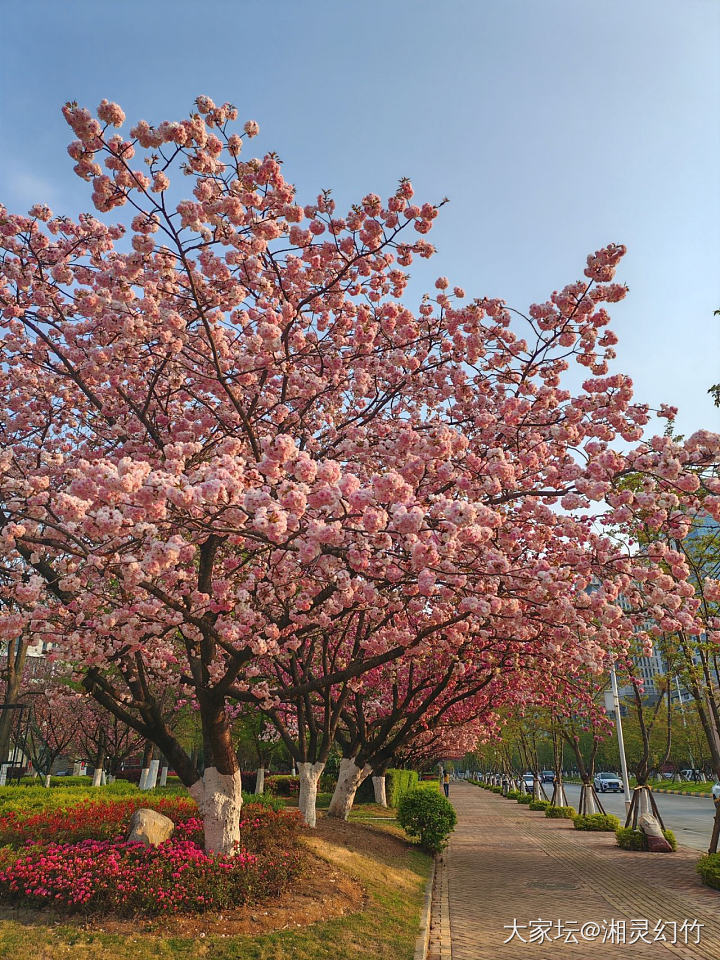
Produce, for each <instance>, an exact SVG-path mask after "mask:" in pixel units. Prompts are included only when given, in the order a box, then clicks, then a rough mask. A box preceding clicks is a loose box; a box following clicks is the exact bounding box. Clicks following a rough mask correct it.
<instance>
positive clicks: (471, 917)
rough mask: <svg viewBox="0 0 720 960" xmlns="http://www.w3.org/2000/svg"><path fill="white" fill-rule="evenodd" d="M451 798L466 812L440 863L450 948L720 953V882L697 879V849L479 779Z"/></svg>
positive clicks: (482, 952)
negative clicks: (585, 828) (651, 848)
mask: <svg viewBox="0 0 720 960" xmlns="http://www.w3.org/2000/svg"><path fill="white" fill-rule="evenodd" d="M450 799H451V800H452V802H453V804H454V805H455V808H456V810H457V814H458V824H457V828H456V830H455V833H454V834H453V837H452V840H451V843H450V847H449V849H448V851H447V852H446V854H445V856H444V858H443V860H444V864H441V867H440V869H441V872H442V871H445V873H446V878H447V891H448V892H447V899H448V904H449V929H450V934H451V939H452V960H490V958H492V960H516V958H517V960H520V958H522V960H528V958H535V960H550V958H553V960H555V958H558V960H562V958H563V957H567V958H568V960H578V958H582V960H593V958H595V957H597V958H601V957H602V958H605V957H611V958H615V957H617V958H623V960H650V958H652V960H664V958H667V960H672V958H677V957H680V958H683V960H718V958H720V891H714V890H710V889H708V888H707V887H704V886H703V885H702V884H701V883H700V880H699V878H698V877H697V875H696V874H695V871H694V867H695V863H696V861H697V859H698V853H697V851H694V850H688V849H684V848H680V849H679V850H678V852H677V853H674V854H648V853H632V852H628V851H625V850H620V849H619V848H618V847H616V846H615V837H614V836H613V834H610V833H585V832H580V831H577V830H574V829H573V827H572V823H571V822H570V821H568V820H549V819H548V818H546V817H545V816H544V815H543V814H542V813H536V812H533V811H530V810H528V809H527V807H525V806H522V805H521V804H518V803H514V802H512V801H510V800H505V799H504V798H503V797H500V796H498V795H497V794H494V793H490V792H489V791H487V790H482V789H480V788H479V787H475V786H472V785H470V784H453V785H452V787H451V788H450ZM695 922H697V924H702V925H703V926H702V928H700V929H699V931H698V927H697V925H696V924H695ZM513 924H515V926H516V931H517V932H515V933H514V932H513ZM593 925H594V926H593ZM698 932H699V936H700V942H699V943H697V942H696V940H697V937H698ZM509 938H512V939H509ZM663 938H664V939H663ZM437 939H438V937H437V933H436V936H435V943H436V944H437ZM508 940H509V942H504V941H508ZM673 940H675V941H676V942H675V943H673ZM435 955H436V956H438V957H439V956H441V955H442V957H443V958H444V957H445V956H446V955H447V944H446V947H445V952H443V953H442V954H440V951H439V949H438V948H437V946H436V952H435ZM430 956H431V957H432V956H433V951H432V950H431V954H430Z"/></svg>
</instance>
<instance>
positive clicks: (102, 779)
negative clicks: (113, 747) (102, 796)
mask: <svg viewBox="0 0 720 960" xmlns="http://www.w3.org/2000/svg"><path fill="white" fill-rule="evenodd" d="M107 782H108V781H107V774H106V773H105V770H103V772H102V773H101V774H100V786H101V787H106V786H107Z"/></svg>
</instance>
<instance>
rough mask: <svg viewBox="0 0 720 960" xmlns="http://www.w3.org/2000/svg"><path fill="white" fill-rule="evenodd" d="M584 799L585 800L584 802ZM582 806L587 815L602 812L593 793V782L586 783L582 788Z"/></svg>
mask: <svg viewBox="0 0 720 960" xmlns="http://www.w3.org/2000/svg"><path fill="white" fill-rule="evenodd" d="M583 801H584V802H583ZM580 808H581V809H582V810H584V811H585V814H584V815H585V816H586V817H591V816H594V815H595V814H596V813H600V811H599V810H598V805H597V802H596V800H595V794H594V793H593V789H592V784H590V783H584V784H583V785H582V787H581V790H580Z"/></svg>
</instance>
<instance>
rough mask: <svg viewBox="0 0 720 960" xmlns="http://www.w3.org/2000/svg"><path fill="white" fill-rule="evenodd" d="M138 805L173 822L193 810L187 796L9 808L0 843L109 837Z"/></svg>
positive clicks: (0, 828)
mask: <svg viewBox="0 0 720 960" xmlns="http://www.w3.org/2000/svg"><path fill="white" fill-rule="evenodd" d="M140 807H150V808H151V809H153V810H157V811H158V812H159V813H164V814H165V816H166V817H170V819H171V820H173V821H175V822H176V823H177V822H178V821H179V820H187V819H188V818H189V817H191V816H192V815H193V814H194V813H197V805H196V803H195V801H194V800H193V799H192V798H191V797H152V796H139V797H127V798H123V799H122V800H100V801H95V800H84V801H82V802H81V803H77V804H75V805H74V806H71V807H67V808H65V809H57V808H55V809H53V808H51V809H48V810H42V811H40V812H38V813H34V814H32V815H31V816H27V814H25V815H23V813H22V811H19V810H13V811H11V812H9V813H6V814H5V816H3V817H0V845H5V844H9V845H11V846H22V845H23V844H25V843H74V842H77V841H78V840H110V839H113V838H115V837H117V836H118V834H119V833H122V831H123V830H125V829H126V828H127V827H128V826H129V824H130V817H131V816H132V815H133V813H134V812H135V811H136V810H138V809H139V808H140Z"/></svg>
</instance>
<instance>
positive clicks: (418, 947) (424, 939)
mask: <svg viewBox="0 0 720 960" xmlns="http://www.w3.org/2000/svg"><path fill="white" fill-rule="evenodd" d="M436 866H437V860H436V859H433V864H432V870H431V871H430V876H429V877H428V881H427V883H426V884H425V901H424V903H423V908H422V913H421V915H420V933H419V934H418V937H417V940H416V941H415V953H414V954H413V960H426V957H427V954H428V946H429V945H430V913H431V910H432V894H433V884H434V883H435V869H436Z"/></svg>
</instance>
